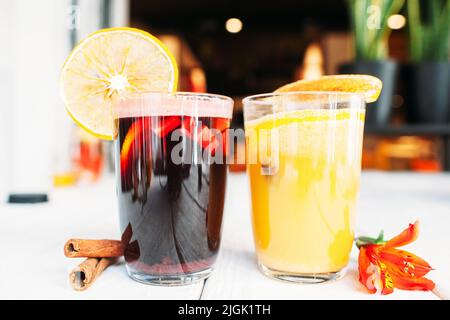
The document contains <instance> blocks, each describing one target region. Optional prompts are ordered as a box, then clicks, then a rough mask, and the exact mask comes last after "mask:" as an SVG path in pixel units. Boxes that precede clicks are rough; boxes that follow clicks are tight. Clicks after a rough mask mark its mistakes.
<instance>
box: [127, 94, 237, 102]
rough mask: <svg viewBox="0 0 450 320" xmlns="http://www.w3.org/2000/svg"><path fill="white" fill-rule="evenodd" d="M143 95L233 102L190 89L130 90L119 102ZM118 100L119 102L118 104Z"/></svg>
mask: <svg viewBox="0 0 450 320" xmlns="http://www.w3.org/2000/svg"><path fill="white" fill-rule="evenodd" d="M144 96H173V97H203V98H210V99H216V100H220V101H228V102H231V103H233V102H234V100H233V99H232V98H231V97H228V96H225V95H222V94H217V93H208V92H191V91H141V92H130V93H127V94H125V95H124V96H123V97H121V98H120V102H122V101H126V100H128V99H133V98H139V97H144ZM120 102H119V104H120Z"/></svg>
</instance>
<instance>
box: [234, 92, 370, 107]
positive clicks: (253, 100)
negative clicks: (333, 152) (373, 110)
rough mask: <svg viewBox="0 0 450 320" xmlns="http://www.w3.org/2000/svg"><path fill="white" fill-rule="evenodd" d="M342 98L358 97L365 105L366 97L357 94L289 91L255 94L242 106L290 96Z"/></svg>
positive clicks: (243, 100)
mask: <svg viewBox="0 0 450 320" xmlns="http://www.w3.org/2000/svg"><path fill="white" fill-rule="evenodd" d="M307 95H309V96H341V97H349V98H348V99H349V100H350V99H351V97H358V98H360V99H361V101H362V102H364V103H365V100H364V95H363V94H362V93H357V92H343V91H287V92H268V93H259V94H254V95H251V96H248V97H245V98H244V99H242V104H243V105H245V104H248V103H253V104H269V103H270V102H268V101H264V100H262V99H265V98H271V97H288V96H307Z"/></svg>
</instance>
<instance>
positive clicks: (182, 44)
mask: <svg viewBox="0 0 450 320" xmlns="http://www.w3.org/2000/svg"><path fill="white" fill-rule="evenodd" d="M115 26H132V27H137V28H141V29H144V30H147V31H149V32H150V33H152V34H154V35H156V36H158V37H160V39H161V40H162V41H163V42H164V43H165V44H166V45H167V46H168V47H169V48H170V50H171V51H172V52H173V53H174V55H175V57H176V59H177V62H178V65H179V68H180V83H179V90H181V91H196V92H210V93H220V94H224V95H228V96H231V97H233V98H234V100H235V112H234V116H233V126H234V127H242V126H243V118H242V105H241V99H242V98H243V97H244V96H246V95H250V94H256V93H264V92H271V91H273V90H275V89H276V88H278V87H279V86H281V85H283V84H286V83H288V82H292V81H295V80H298V79H313V78H317V77H320V76H321V75H327V74H337V73H368V74H372V75H375V76H378V77H380V78H381V79H382V80H383V82H384V88H383V92H382V95H381V97H380V100H379V101H378V102H376V103H375V105H369V106H368V111H367V119H366V125H365V135H366V136H365V141H364V152H363V168H364V169H377V170H395V171H419V172H440V171H448V170H450V123H449V121H450V114H449V108H450V106H449V101H450V98H449V96H450V94H449V92H450V90H449V89H450V79H449V42H450V41H449V30H450V0H315V1H301V0H278V1H270V0H267V1H261V0H259V1H257V0H242V1H237V0H215V1H207V0H191V1H177V0H151V1H146V0H0V40H1V41H0V97H1V100H0V150H1V151H0V180H1V183H0V195H1V196H3V195H7V194H8V193H11V192H23V191H27V192H28V191H29V192H35V191H39V190H44V191H45V190H48V189H49V188H52V187H62V186H66V185H73V184H85V183H93V182H95V181H98V180H99V179H100V178H101V177H102V176H103V175H105V174H107V173H108V172H112V171H113V170H114V162H113V159H112V156H111V151H112V143H111V142H107V141H100V140H96V139H95V138H92V137H90V136H89V135H88V134H86V133H84V132H82V131H81V129H79V128H77V127H76V125H75V124H73V122H72V120H71V119H70V117H69V116H68V115H67V114H66V112H65V110H64V106H63V105H62V101H61V98H60V97H59V93H58V92H59V86H58V76H59V71H60V68H61V66H62V64H63V63H64V60H65V58H66V57H67V55H68V54H69V52H70V50H71V48H72V47H73V46H74V45H76V43H77V42H78V41H80V40H81V39H83V38H84V37H86V36H87V35H88V34H89V33H91V32H93V31H95V30H98V29H101V28H106V27H115ZM239 147H243V146H239ZM230 169H231V170H234V171H239V170H243V169H244V168H243V167H242V166H233V167H231V168H230Z"/></svg>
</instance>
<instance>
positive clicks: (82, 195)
mask: <svg viewBox="0 0 450 320" xmlns="http://www.w3.org/2000/svg"><path fill="white" fill-rule="evenodd" d="M50 196H51V201H50V202H49V203H48V204H39V205H6V204H1V205H0V250H1V251H0V252H1V253H2V254H1V255H0V274H1V275H2V276H1V277H0V299H35V298H39V299H439V298H450V175H447V174H433V175H432V174H430V175H426V174H412V173H381V172H365V173H363V177H362V184H361V196H360V201H359V211H358V220H357V234H361V233H364V234H367V235H375V234H377V233H378V231H379V230H380V229H384V230H385V234H386V236H387V237H390V236H392V235H395V234H396V233H398V232H399V231H401V230H402V229H403V228H405V227H406V226H407V225H408V223H410V222H413V221H415V220H416V219H419V220H420V221H421V224H422V229H421V235H420V236H419V239H418V240H417V241H416V242H415V243H414V244H412V245H410V246H409V247H407V249H410V250H411V251H413V252H414V253H417V254H418V255H420V256H422V257H423V258H425V259H426V260H427V261H428V262H430V264H431V265H432V266H433V267H434V268H435V269H436V270H435V271H432V272H431V273H430V278H431V279H433V280H434V281H435V282H436V284H437V289H436V290H435V292H409V291H401V290H395V292H394V293H393V294H391V295H388V296H380V295H369V294H367V293H366V292H365V291H364V289H363V287H362V286H361V285H360V284H359V282H358V274H357V263H356V261H357V254H358V252H357V249H354V250H353V252H352V260H351V263H350V266H349V271H348V273H347V275H346V276H345V277H344V278H343V279H341V280H339V281H336V282H332V283H328V284H320V285H296V284H289V283H282V282H280V281H275V280H272V279H269V278H267V277H265V276H263V275H262V274H261V273H260V272H259V271H258V270H257V268H256V264H255V257H254V253H253V243H252V233H251V226H250V211H249V210H250V203H249V192H248V183H247V178H246V175H245V174H230V175H229V180H228V189H227V200H226V209H225V210H226V212H225V220H224V226H223V238H222V239H223V241H222V247H221V253H220V256H219V259H218V261H217V264H216V270H215V271H214V273H213V275H212V276H211V277H210V278H209V279H208V280H207V281H205V282H201V283H197V284H194V285H191V286H185V287H173V288H165V287H154V286H147V285H143V284H140V283H137V282H135V281H132V280H130V279H129V278H128V276H127V275H126V272H125V268H124V266H123V265H121V264H119V265H116V266H112V267H110V268H108V269H107V270H106V271H105V272H104V273H103V274H102V275H101V277H100V278H99V279H98V280H97V281H96V283H95V284H94V285H93V286H92V287H91V288H89V289H88V290H87V291H85V292H75V291H73V290H72V289H71V288H70V286H69V285H68V282H67V275H68V273H69V271H70V270H71V269H72V268H73V267H74V266H75V265H76V264H78V263H80V261H81V260H77V259H75V260H70V259H67V258H65V257H64V255H63V249H62V248H63V244H64V243H65V241H66V240H67V239H69V238H71V237H79V238H82V237H86V238H92V237H94V238H119V232H118V230H119V228H118V219H117V209H116V197H115V186H114V179H113V177H109V176H107V177H105V178H104V179H103V180H102V181H101V182H100V183H98V184H96V185H93V186H84V187H73V188H66V189H57V190H54V191H53V192H52V193H51V194H50Z"/></svg>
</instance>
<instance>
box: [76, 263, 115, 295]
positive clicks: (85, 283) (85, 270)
mask: <svg viewBox="0 0 450 320" xmlns="http://www.w3.org/2000/svg"><path fill="white" fill-rule="evenodd" d="M116 260H117V259H116V258H88V259H86V260H85V261H84V262H83V263H81V264H80V265H79V266H77V267H75V268H74V269H73V270H72V272H71V273H70V275H69V282H70V285H71V286H72V288H73V289H75V290H77V291H83V290H86V289H87V288H89V287H90V286H91V285H92V283H93V282H94V281H95V279H97V278H98V276H99V275H100V274H101V273H102V272H103V270H105V269H106V268H107V267H108V266H109V265H111V264H113V263H114V262H115V261H116Z"/></svg>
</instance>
